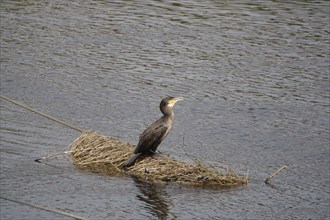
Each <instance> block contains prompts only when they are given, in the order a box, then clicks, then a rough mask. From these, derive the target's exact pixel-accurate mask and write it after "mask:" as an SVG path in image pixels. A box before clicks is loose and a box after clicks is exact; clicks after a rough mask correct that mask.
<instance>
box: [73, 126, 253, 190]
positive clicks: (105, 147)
mask: <svg viewBox="0 0 330 220" xmlns="http://www.w3.org/2000/svg"><path fill="white" fill-rule="evenodd" d="M133 150H134V145H131V144H128V143H123V142H121V141H119V140H117V139H115V138H112V137H109V136H105V135H99V134H97V133H95V132H93V131H85V132H83V133H82V134H81V136H80V137H78V138H77V139H76V140H75V141H74V142H73V143H72V144H71V156H72V159H73V162H74V164H76V165H78V166H80V167H87V168H91V169H93V170H98V171H101V172H106V173H111V174H123V173H128V174H131V175H134V176H136V177H138V178H141V179H146V180H152V181H166V182H177V183H184V184H189V185H195V186H235V185H242V184H246V183H247V177H244V176H241V175H238V174H236V173H233V172H225V173H220V172H219V171H217V170H216V169H215V168H212V167H210V166H207V165H205V164H204V163H202V162H201V161H197V162H196V163H195V164H188V163H183V162H181V161H178V160H176V159H174V158H173V157H171V156H169V155H162V154H161V155H160V154H156V155H154V156H144V157H141V158H139V159H138V160H137V162H136V163H135V165H134V166H131V167H129V168H125V169H124V168H122V164H123V163H124V162H125V161H126V160H127V159H128V158H129V157H130V155H131V154H132V152H133Z"/></svg>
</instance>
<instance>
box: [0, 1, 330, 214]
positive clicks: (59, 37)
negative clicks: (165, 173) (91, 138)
mask: <svg viewBox="0 0 330 220" xmlns="http://www.w3.org/2000/svg"><path fill="white" fill-rule="evenodd" d="M329 10H330V5H329V2H328V1H290V2H286V1H250V3H247V2H246V1H202V2H199V1H184V2H180V3H179V2H174V1H129V2H126V1H112V2H111V3H108V2H107V1H61V0H59V1H1V41H0V42H1V44H0V45H1V94H2V95H5V96H8V97H11V98H13V99H15V100H18V101H21V102H24V103H26V104H27V105H29V106H33V107H34V108H37V109H38V110H40V111H43V112H46V113H48V114H51V115H52V116H55V117H57V118H60V119H62V120H65V121H67V122H70V123H72V124H74V125H76V126H78V127H80V128H82V129H93V130H95V131H97V132H99V133H103V134H107V135H111V136H114V137H116V138H119V139H122V140H125V141H128V142H131V143H136V142H137V138H138V135H139V133H141V132H142V131H143V129H144V128H145V127H146V126H147V125H148V124H149V123H151V122H152V121H153V120H155V119H157V118H158V117H159V116H160V112H159V110H158V103H159V101H160V99H161V98H162V97H164V96H166V95H173V96H184V97H185V98H186V99H185V101H182V102H180V103H178V105H177V106H176V107H175V114H176V121H175V125H174V127H173V131H172V133H171V134H170V135H169V136H168V138H167V139H166V141H165V142H164V143H163V144H162V145H161V146H160V150H162V151H163V152H166V153H170V154H172V155H174V156H175V157H177V158H179V159H182V160H185V161H189V158H188V157H187V156H186V155H185V154H184V152H183V149H182V147H181V145H182V139H183V137H184V140H185V145H186V146H187V147H186V148H187V150H189V152H190V153H191V154H192V155H197V156H198V157H199V158H200V159H202V160H204V161H215V162H219V163H223V164H226V165H228V166H230V167H231V168H232V169H233V170H235V171H236V172H239V173H241V174H246V173H248V174H249V177H250V179H249V184H248V185H247V187H238V188H234V189H223V190H214V189H203V188H197V189H196V188H190V187H180V186H177V185H171V184H170V185H152V184H144V183H141V182H139V181H137V180H134V179H131V178H119V177H111V176H106V175H100V174H96V173H91V172H86V171H82V170H78V169H76V168H75V167H73V166H72V164H71V162H70V161H68V160H65V159H58V160H55V161H53V162H52V163H51V166H47V165H40V164H37V163H34V162H33V160H34V159H35V158H38V157H40V156H44V155H46V154H48V153H53V152H57V151H62V150H64V149H67V146H68V145H69V144H70V143H71V142H72V141H73V139H75V138H76V137H78V136H79V133H77V132H75V131H73V130H70V129H68V128H65V127H63V126H61V125H58V124H56V123H54V122H52V121H49V120H47V119H45V118H42V117H40V116H38V115H36V114H34V113H31V112H29V111H27V110H24V109H22V108H19V107H17V106H14V105H12V104H10V103H8V102H6V101H4V100H2V99H1V100H0V103H1V155H0V157H1V174H0V175H1V185H0V186H1V188H0V189H1V199H0V202H1V203H0V204H1V210H0V216H1V219H72V217H69V216H64V215H62V214H59V213H54V212H52V211H47V210H43V209H40V208H36V207H32V206H29V205H24V202H25V203H29V204H35V205H39V206H43V207H48V208H50V209H55V210H62V211H65V212H69V213H75V214H77V215H78V216H83V217H86V218H89V219H329V218H330V208H329V207H330V192H329V191H330V190H329V185H330V173H329V172H330V171H329V166H330V162H329V160H330V159H329V157H330V149H329V112H330V109H329V97H330V95H329V92H330V85H329V61H330V60H329V50H330V48H329V12H330V11H329ZM282 165H287V167H288V168H287V169H286V170H285V171H282V172H281V173H280V174H279V175H278V176H276V177H274V179H273V180H272V184H273V185H272V186H267V185H265V184H264V183H263V181H264V179H265V178H266V177H267V176H268V175H270V174H271V173H272V172H274V171H275V170H276V169H277V168H279V167H280V166H282ZM6 198H7V199H12V200H14V201H10V200H7V199H6ZM15 201H21V202H23V203H18V202H15Z"/></svg>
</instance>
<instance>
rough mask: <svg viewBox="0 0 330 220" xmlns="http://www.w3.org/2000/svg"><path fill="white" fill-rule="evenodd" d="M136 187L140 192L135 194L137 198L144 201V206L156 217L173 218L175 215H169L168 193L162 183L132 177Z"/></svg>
mask: <svg viewBox="0 0 330 220" xmlns="http://www.w3.org/2000/svg"><path fill="white" fill-rule="evenodd" d="M132 178H133V180H134V182H135V184H136V186H137V188H138V189H139V190H140V192H141V193H142V194H140V195H137V198H138V199H139V200H140V201H142V202H144V203H145V204H146V205H145V208H146V209H148V210H149V211H150V213H152V215H153V216H155V217H157V218H158V219H168V218H169V217H171V219H173V218H174V217H175V216H170V214H171V213H170V208H169V201H168V199H169V195H168V194H167V193H166V191H165V188H164V185H161V184H156V183H152V182H146V181H142V180H140V179H139V178H136V177H132Z"/></svg>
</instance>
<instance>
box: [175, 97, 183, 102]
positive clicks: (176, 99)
mask: <svg viewBox="0 0 330 220" xmlns="http://www.w3.org/2000/svg"><path fill="white" fill-rule="evenodd" d="M174 100H175V102H178V101H182V100H183V97H177V98H174Z"/></svg>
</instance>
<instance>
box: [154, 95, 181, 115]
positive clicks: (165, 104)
mask: <svg viewBox="0 0 330 220" xmlns="http://www.w3.org/2000/svg"><path fill="white" fill-rule="evenodd" d="M181 100H183V97H176V98H175V97H172V96H168V97H166V98H164V99H163V100H162V101H161V102H160V110H161V112H162V113H163V114H164V115H166V114H169V111H171V110H172V108H173V106H174V105H175V104H176V103H177V102H178V101H181Z"/></svg>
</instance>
